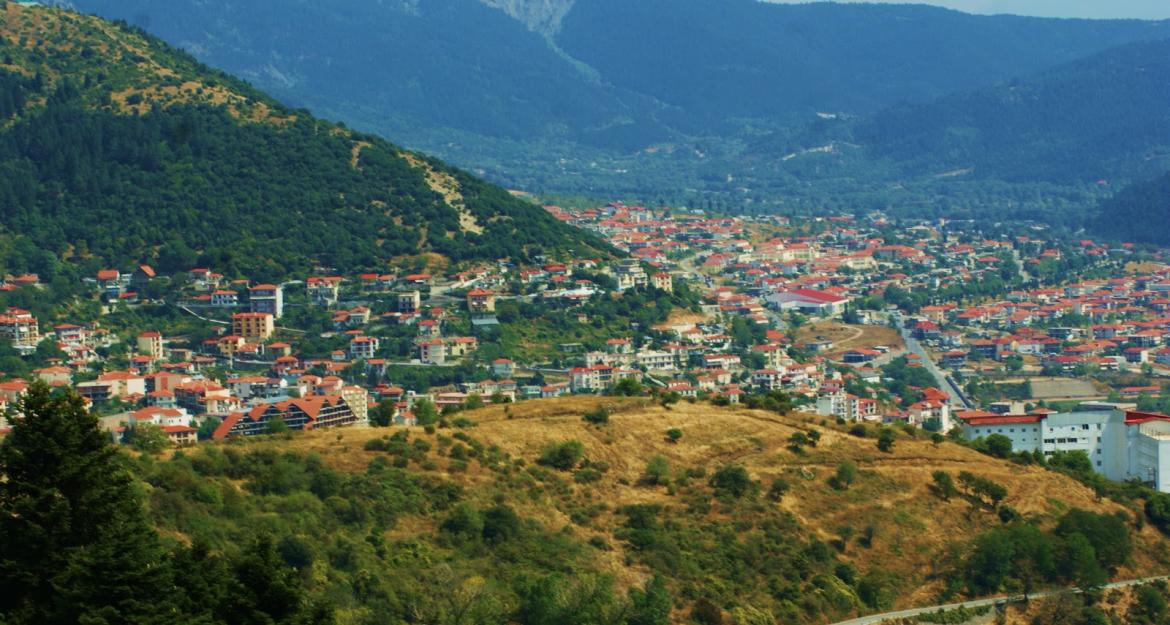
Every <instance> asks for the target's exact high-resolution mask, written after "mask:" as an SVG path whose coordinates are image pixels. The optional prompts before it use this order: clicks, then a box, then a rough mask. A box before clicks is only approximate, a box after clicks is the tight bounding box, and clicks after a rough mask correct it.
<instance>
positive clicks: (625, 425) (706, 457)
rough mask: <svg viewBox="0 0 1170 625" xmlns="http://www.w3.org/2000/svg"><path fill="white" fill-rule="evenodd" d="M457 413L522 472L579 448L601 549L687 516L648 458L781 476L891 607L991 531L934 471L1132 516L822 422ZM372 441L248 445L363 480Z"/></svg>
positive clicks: (944, 450)
mask: <svg viewBox="0 0 1170 625" xmlns="http://www.w3.org/2000/svg"><path fill="white" fill-rule="evenodd" d="M598 405H604V406H607V407H608V408H609V409H610V412H611V417H610V421H609V423H608V424H606V425H603V426H593V425H589V424H587V423H585V422H584V421H583V420H582V418H581V416H582V414H583V413H584V412H586V411H588V410H590V409H593V408H595V407H597V406H598ZM464 416H465V417H466V418H468V419H470V420H471V421H472V422H474V424H475V425H474V426H471V427H467V428H465V429H463V430H462V431H463V432H466V433H467V434H469V435H470V436H472V437H474V438H475V439H477V440H478V441H481V442H482V443H484V444H485V445H488V446H496V447H498V448H499V450H501V451H502V452H504V453H505V454H507V455H509V456H511V457H513V458H521V459H524V460H525V461H527V462H529V463H531V462H533V461H534V460H535V459H536V458H537V457H538V456H539V455H540V453H541V451H542V449H543V448H544V447H545V446H546V445H548V444H550V443H555V442H559V441H564V440H568V439H575V440H579V441H581V442H582V443H583V444H584V448H585V455H586V457H587V458H588V459H590V460H592V461H602V462H605V463H607V464H608V465H609V470H608V471H607V472H606V473H605V474H604V475H603V476H602V478H601V479H600V481H597V482H595V483H592V484H587V485H583V484H572V485H571V486H570V488H572V489H575V491H576V493H575V494H576V495H577V496H578V497H581V498H583V499H585V500H588V501H594V502H598V503H604V504H606V505H605V506H604V511H603V512H601V513H600V514H599V515H598V516H597V517H595V518H594V519H593V523H592V524H590V525H589V528H590V529H589V531H592V532H596V533H597V534H599V535H602V536H604V537H606V538H609V537H608V535H607V534H608V531H609V528H612V527H614V526H617V525H619V524H620V522H621V519H620V517H619V516H618V515H617V514H616V513H615V512H614V511H615V510H616V509H618V508H620V507H621V506H623V505H627V504H635V503H653V504H660V505H662V506H664V508H665V509H666V510H668V511H669V510H671V509H681V508H682V507H683V506H684V503H683V502H682V501H680V500H679V497H678V496H677V495H672V494H671V492H670V489H668V488H664V487H646V486H641V485H639V483H638V482H639V477H640V476H641V475H642V473H643V471H644V469H645V467H646V464H647V461H648V459H649V458H651V457H653V456H655V455H661V456H663V457H665V458H666V459H667V460H668V462H669V464H670V466H671V469H672V471H673V472H674V473H675V474H676V475H678V474H681V473H682V472H683V471H684V470H687V469H692V470H694V469H703V470H705V473H706V475H710V474H711V473H712V472H713V471H714V470H715V469H717V468H719V467H720V466H723V465H728V464H740V465H743V466H744V467H746V468H747V470H748V471H749V473H750V475H751V476H752V478H754V479H755V480H757V481H759V482H760V483H761V484H763V487H764V490H767V486H768V485H769V484H771V482H772V480H773V479H774V478H777V477H784V478H785V479H786V480H787V481H788V482H789V483H790V484H791V485H792V487H791V490H790V492H789V493H788V494H787V495H786V496H785V497H784V498H783V499H782V501H781V502H780V503H779V504H775V503H772V502H768V503H767V505H769V506H775V505H779V506H783V508H784V509H785V510H787V511H789V512H791V514H792V515H794V516H795V517H796V518H797V519H798V520H799V521H800V523H801V525H803V526H804V527H805V528H806V529H808V530H810V531H811V532H813V533H814V534H815V535H817V536H819V537H820V538H821V539H822V540H823V541H825V542H827V543H829V544H831V545H835V546H836V548H837V550H838V551H840V554H839V556H838V557H839V558H840V559H842V560H845V561H848V562H850V563H852V564H854V565H855V566H856V567H857V569H858V570H860V571H866V570H871V569H874V568H880V569H882V570H884V571H888V572H893V573H895V574H896V575H898V576H899V577H900V579H901V580H902V583H901V592H900V593H899V596H898V599H897V602H896V603H897V605H898V606H910V605H919V604H924V603H925V604H929V603H931V602H932V600H933V599H934V598H935V597H936V596H937V595H938V593H939V592H940V591H941V589H942V587H943V578H944V577H945V576H946V575H947V574H948V571H949V569H948V568H947V566H948V564H947V563H953V562H954V561H955V558H956V557H957V556H958V555H960V554H962V553H963V552H964V550H965V549H966V545H967V544H968V541H969V540H970V539H971V538H972V537H973V536H975V535H976V534H978V533H979V532H981V531H984V530H987V529H989V528H992V527H995V526H996V525H998V524H999V523H1000V521H999V520H998V519H997V517H996V516H995V514H994V513H993V512H991V511H990V510H988V509H985V508H982V507H979V506H976V505H974V504H972V503H970V502H969V501H967V500H965V499H963V498H961V497H959V498H953V499H951V500H950V501H942V500H941V499H939V498H938V497H936V496H935V495H934V494H932V492H931V490H930V489H929V488H928V484H930V483H931V472H932V471H935V470H939V469H942V470H945V471H948V472H950V473H952V474H953V475H954V474H957V473H958V472H959V471H970V472H972V473H975V474H977V475H979V476H983V477H986V478H989V479H991V480H994V481H996V482H998V483H1000V484H1002V485H1004V486H1006V487H1007V490H1008V496H1007V498H1006V500H1005V501H1004V503H1005V504H1006V505H1009V506H1011V507H1012V508H1014V509H1016V510H1017V511H1019V512H1020V513H1022V514H1023V515H1025V516H1032V517H1038V518H1040V519H1041V520H1042V523H1049V522H1050V520H1051V519H1053V518H1055V517H1056V516H1058V515H1060V514H1062V513H1063V512H1065V511H1067V510H1069V509H1070V508H1073V507H1076V508H1082V509H1086V510H1092V511H1096V512H1102V513H1123V514H1126V515H1128V516H1129V518H1133V515H1132V512H1131V511H1127V510H1126V509H1125V508H1123V507H1122V506H1120V505H1118V504H1116V503H1113V502H1111V501H1104V500H1101V499H1099V498H1097V497H1096V496H1094V494H1093V492H1092V491H1091V490H1089V489H1088V488H1086V487H1085V486H1083V485H1081V484H1079V483H1078V482H1075V481H1074V480H1072V479H1070V478H1067V477H1065V476H1063V475H1060V474H1057V473H1054V472H1051V471H1048V470H1045V469H1042V468H1038V467H1025V466H1019V465H1016V464H1012V463H1009V462H1005V461H999V460H994V459H991V458H989V457H987V456H984V455H981V454H979V453H977V452H975V451H972V450H969V449H967V448H964V447H961V446H959V445H955V444H952V443H942V444H938V445H936V444H934V443H932V442H930V441H929V440H926V439H911V438H909V437H908V436H907V435H905V434H902V435H900V437H899V439H898V441H897V442H896V444H895V445H894V448H893V451H892V452H891V453H883V452H881V451H879V450H878V449H877V448H876V445H875V441H874V439H872V438H869V439H861V438H857V437H854V436H851V435H849V434H848V433H846V432H844V431H843V430H842V429H840V428H838V427H837V426H836V425H829V424H826V423H824V422H822V421H821V420H819V419H818V420H811V419H803V418H798V417H790V416H778V415H775V414H772V413H767V412H762V411H752V410H746V409H721V408H715V407H712V406H709V405H706V404H701V403H699V404H688V403H681V404H678V405H675V406H673V407H670V408H663V407H661V406H658V405H656V404H652V403H650V402H649V401H647V400H639V399H616V398H565V399H558V400H547V401H533V402H525V403H521V404H516V405H511V406H506V407H505V406H492V407H488V408H485V409H482V410H478V411H474V412H469V413H465V415H464ZM670 428H678V429H681V430H682V431H683V436H682V438H681V440H679V441H678V442H677V443H672V442H670V441H669V440H668V439H667V438H666V435H665V433H666V431H667V430H668V429H670ZM810 428H815V429H817V430H818V431H820V432H821V434H822V438H821V440H820V442H819V444H818V445H817V446H816V447H815V448H806V449H805V451H804V452H803V453H799V454H798V453H794V452H793V451H790V450H789V449H788V447H787V446H788V439H789V437H790V436H791V435H792V434H793V433H795V432H798V431H805V430H808V429H810ZM444 433H446V434H448V435H449V434H451V433H452V432H451V430H443V429H440V430H438V432H437V433H436V434H435V435H427V434H425V433H424V432H423V430H422V429H421V428H420V429H418V430H417V431H415V432H412V438H416V437H421V438H428V437H429V438H434V437H435V436H437V435H442V434H444ZM375 434H378V435H381V434H382V432H381V431H375V430H369V429H350V430H340V431H322V432H313V433H307V434H305V435H303V436H297V437H294V438H292V439H291V440H289V441H271V442H257V443H250V444H261V445H278V446H292V447H295V448H297V449H298V450H301V451H313V452H318V453H320V454H321V455H322V456H323V457H324V458H325V460H326V462H327V463H328V464H329V465H331V466H332V467H334V468H335V469H338V470H343V471H351V472H356V471H361V470H364V468H365V467H366V466H367V464H368V463H369V461H370V459H371V458H370V457H371V456H372V455H374V453H376V452H364V451H361V450H362V445H363V443H364V442H365V441H367V440H368V439H370V438H372V437H374V435H375ZM844 460H850V461H852V462H854V463H856V464H857V466H858V468H859V469H860V477H859V478H858V480H857V481H856V483H855V484H854V485H853V486H852V487H851V488H849V489H848V490H845V491H838V490H834V489H832V488H830V486H829V485H828V480H829V478H830V477H831V476H832V475H833V474H834V472H835V470H836V467H837V465H838V464H839V463H841V462H842V461H844ZM439 471H440V472H442V471H443V470H442V469H441V468H440V469H439ZM445 477H447V478H449V479H452V480H455V481H458V482H460V483H462V484H464V485H465V486H467V487H468V490H469V492H470V493H472V497H480V498H483V499H484V501H485V502H486V501H488V500H490V498H491V497H492V496H493V494H495V493H496V492H497V491H496V489H495V488H494V486H493V482H494V480H496V479H497V475H496V474H495V473H493V472H491V471H488V470H486V469H484V468H482V467H480V466H479V465H477V464H474V463H473V464H472V465H471V466H470V467H469V468H468V470H467V471H466V472H462V471H461V472H458V473H448V474H446V475H445ZM558 501H560V500H557V499H556V498H554V497H552V495H546V496H534V497H532V498H530V500H529V501H527V502H525V503H523V504H519V505H518V509H520V510H522V511H523V513H525V514H527V515H530V516H531V517H533V518H536V519H539V520H540V521H541V522H543V523H545V524H547V526H548V527H549V528H550V529H554V530H555V529H559V528H562V527H568V526H570V525H571V524H572V522H571V519H570V516H569V514H567V512H566V510H565V509H564V506H563V505H559V503H558ZM720 514H721V512H720V505H719V504H718V503H716V504H715V505H714V507H713V508H712V509H711V511H710V512H709V513H708V515H709V516H710V518H712V519H715V518H717V517H718V516H719V515H720ZM430 523H432V522H430V521H427V520H424V519H417V522H415V523H403V524H401V525H400V526H399V527H398V528H396V530H395V532H397V533H404V532H415V531H420V530H426V529H428V524H430ZM864 534H871V538H870V539H868V540H863V539H862V536H863V535H864ZM1134 536H1135V541H1136V544H1135V549H1134V552H1135V557H1134V559H1133V562H1132V564H1131V565H1130V566H1128V567H1127V568H1125V569H1123V570H1122V571H1120V572H1119V577H1123V578H1129V577H1137V576H1144V575H1148V574H1159V573H1162V572H1164V571H1165V570H1167V565H1168V564H1170V552H1168V551H1167V541H1166V539H1165V537H1163V536H1162V535H1161V534H1159V533H1158V532H1157V531H1156V530H1155V529H1154V528H1153V527H1150V526H1148V525H1147V526H1146V527H1144V528H1143V529H1141V530H1137V531H1135V534H1134ZM842 538H845V539H846V540H844V541H843V540H842ZM865 543H868V544H869V546H864V545H865ZM625 549H626V547H624V546H623V545H622V544H621V543H620V541H614V549H613V551H610V552H608V554H607V555H606V556H605V557H606V558H607V560H608V561H607V562H606V563H605V566H606V568H609V569H610V570H612V571H613V572H614V573H615V574H616V575H617V577H618V579H619V580H620V581H622V582H625V583H630V584H632V583H637V582H640V581H642V580H644V579H645V578H646V577H647V572H646V571H645V570H643V569H641V568H640V567H639V566H637V565H633V564H628V563H630V562H632V561H633V558H631V557H630V555H631V554H628V553H625V551H624V550H625Z"/></svg>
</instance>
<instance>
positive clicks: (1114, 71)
mask: <svg viewBox="0 0 1170 625" xmlns="http://www.w3.org/2000/svg"><path fill="white" fill-rule="evenodd" d="M72 4H73V5H75V6H76V7H77V8H79V9H81V10H86V11H94V12H97V13H98V14H100V15H103V16H107V17H112V18H120V19H125V20H127V21H129V22H131V23H133V24H137V25H140V26H143V27H144V28H146V29H148V30H150V31H151V32H154V33H156V34H158V35H160V36H162V37H163V38H165V39H167V40H168V41H170V42H171V43H173V44H175V45H178V46H181V47H183V48H185V49H187V50H190V51H192V52H193V53H194V54H195V55H196V56H198V57H199V58H200V59H201V60H203V61H205V62H207V63H210V64H212V65H214V66H217V67H220V68H223V69H225V70H227V71H229V72H232V73H235V74H237V75H241V76H243V77H245V78H247V79H248V80H250V81H252V82H253V83H254V84H256V85H258V86H260V87H262V88H264V89H266V90H268V91H270V92H272V93H273V94H275V95H276V96H277V97H278V98H280V99H281V100H282V101H284V102H286V103H288V104H291V105H293V106H306V107H308V108H310V109H312V110H313V111H314V112H317V113H319V114H321V115H324V116H328V117H334V118H338V119H342V120H344V121H345V122H346V123H348V124H350V125H352V126H355V127H358V128H361V129H365V130H371V131H375V132H378V133H380V134H383V135H384V136H387V137H390V138H392V139H395V140H398V141H402V142H404V143H405V144H407V145H409V146H411V147H416V148H419V149H423V150H426V151H428V152H431V153H434V154H436V155H438V156H441V157H444V158H448V159H451V160H452V161H454V162H456V163H458V164H460V165H463V166H466V167H471V168H473V169H474V170H476V171H477V172H479V173H481V174H484V175H487V176H489V177H490V178H492V179H494V180H496V181H498V182H500V183H502V184H505V185H510V186H515V187H521V188H525V189H528V190H533V191H540V192H550V193H557V194H583V195H591V196H594V197H597V196H609V197H638V198H643V199H646V200H647V201H656V200H661V201H674V202H688V203H692V204H696V205H700V206H702V205H704V204H703V202H704V201H706V202H707V205H710V206H712V207H718V208H743V207H745V206H748V207H752V206H754V207H756V208H758V209H765V208H766V209H770V210H777V209H778V210H784V209H786V208H787V209H815V208H817V207H822V206H825V205H829V206H834V207H840V208H846V209H851V210H865V209H869V208H892V207H894V206H896V205H921V204H923V203H924V202H926V201H927V200H928V199H929V198H931V197H934V196H936V195H937V194H938V193H937V188H936V187H937V185H938V184H941V183H940V182H939V179H938V178H936V176H938V175H940V174H944V175H946V178H945V179H944V180H943V182H945V183H946V184H948V185H949V186H948V188H947V191H946V192H947V193H948V194H950V195H953V196H955V197H958V198H959V201H958V202H957V203H958V204H960V205H961V206H960V208H964V209H968V210H983V209H986V208H988V207H989V206H991V205H995V206H997V207H998V206H1001V205H1003V206H1009V207H1013V208H1010V210H1009V213H1010V211H1012V210H1015V211H1016V213H1011V214H1017V213H1019V212H1020V211H1019V210H1017V209H1022V211H1023V213H1022V214H1025V215H1027V216H1036V215H1039V214H1041V213H1045V212H1052V211H1053V210H1058V211H1059V212H1065V210H1066V208H1067V207H1068V206H1071V207H1079V208H1080V209H1082V210H1083V209H1084V208H1085V207H1088V206H1091V205H1093V204H1094V203H1095V202H1096V201H1097V198H1098V197H1099V196H1100V195H1102V191H1101V190H1100V189H1098V188H1096V187H1095V186H1094V184H1095V183H1096V182H1097V181H1098V180H1101V179H1108V180H1109V181H1110V182H1111V183H1113V184H1115V185H1123V184H1125V183H1126V182H1127V181H1130V180H1138V179H1144V178H1149V177H1152V176H1153V175H1156V174H1158V173H1161V171H1162V169H1163V168H1164V162H1163V160H1162V158H1161V154H1162V148H1163V145H1164V143H1165V141H1164V140H1163V137H1164V136H1165V132H1164V123H1165V113H1166V112H1167V107H1166V106H1165V103H1166V99H1165V90H1164V89H1161V88H1160V87H1161V85H1165V84H1170V75H1167V67H1166V64H1165V62H1164V59H1165V58H1166V55H1165V54H1164V51H1165V50H1164V49H1165V47H1166V45H1165V44H1161V43H1156V42H1159V41H1162V40H1164V39H1166V38H1170V23H1167V22H1141V21H1133V20H1101V21H1093V20H1054V19H1037V18H1024V17H1014V16H973V15H967V14H963V13H958V12H955V11H949V10H944V9H938V8H933V7H927V6H909V5H905V6H902V5H833V4H811V5H778V4H768V3H760V2H756V1H755V0H721V1H719V2H715V1H713V0H642V1H639V2H628V1H623V0H576V1H573V0H528V1H526V0H428V1H427V2H420V1H418V0H404V1H395V2H376V3H371V2H364V1H360V2H359V1H358V0H337V1H332V2H321V1H307V2H306V1H293V0H275V1H274V2H265V3H263V4H262V5H261V4H260V3H236V2H228V1H226V0H199V1H196V0H167V1H165V2H164V1H163V0H74V2H72ZM1141 42H1155V43H1151V44H1150V45H1147V46H1141V45H1134V46H1130V44H1135V43H1141ZM1126 46H1130V47H1126ZM1096 55H1102V56H1096ZM1112 94H1120V95H1116V96H1114V95H1112ZM1117 106H1120V107H1121V108H1120V109H1115V107H1117ZM830 117H831V118H834V119H826V118H830ZM971 179H979V180H992V181H995V182H996V183H997V184H996V185H992V187H995V188H996V189H998V190H997V191H995V192H994V193H992V195H993V196H994V197H992V198H991V199H987V198H983V199H978V198H975V197H974V196H975V195H976V194H974V193H973V192H971V191H970V190H968V189H967V188H965V187H964V184H965V183H966V182H967V181H968V180H971ZM1037 184H1055V185H1059V187H1060V188H1059V193H1060V194H1061V195H1062V197H1065V198H1066V199H1067V205H1068V206H1065V205H1064V203H1060V206H1058V207H1056V208H1055V209H1054V207H1053V206H1048V205H1042V204H1044V203H1040V202H1036V201H1033V200H1030V199H1028V198H1029V197H1030V196H1032V195H1033V194H1034V193H1033V192H1034V191H1035V189H1034V188H1033V185H1037ZM1020 185H1024V188H1021V186H1020ZM988 188H990V187H988ZM777 198H783V199H777ZM1062 202H1063V200H1062Z"/></svg>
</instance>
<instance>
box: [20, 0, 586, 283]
mask: <svg viewBox="0 0 1170 625" xmlns="http://www.w3.org/2000/svg"><path fill="white" fill-rule="evenodd" d="M0 18H3V19H0V122H2V123H0V265H2V268H3V269H5V270H9V271H35V272H38V273H42V274H45V275H47V276H50V277H51V276H52V274H53V273H54V267H55V263H57V262H59V261H61V260H70V261H72V262H85V263H89V262H92V263H109V264H114V265H119V266H123V267H126V266H132V265H133V264H134V263H139V262H145V263H150V264H154V265H157V266H160V267H162V268H164V269H166V270H172V269H174V270H178V269H189V268H190V267H192V266H195V265H196V263H201V264H202V263H207V264H211V265H214V266H216V267H224V268H225V269H227V270H228V271H229V272H231V273H236V274H240V275H246V276H248V277H251V278H254V279H282V278H286V277H287V276H288V275H289V274H294V275H295V274H298V273H301V274H303V273H305V272H308V271H309V270H311V269H312V268H313V267H315V266H325V267H332V268H335V269H337V270H341V271H353V270H357V269H366V270H386V269H388V268H389V267H390V265H389V263H390V262H391V261H395V260H399V259H403V258H404V257H412V256H416V255H422V254H431V255H433V257H439V256H442V257H445V258H446V259H448V260H452V261H474V260H487V261H495V260H497V259H503V258H513V259H516V260H528V259H532V258H534V257H539V256H549V257H556V256H568V255H570V254H571V255H581V254H584V255H603V256H604V255H607V254H609V248H608V246H607V245H606V244H605V243H603V242H601V241H600V240H599V239H597V238H595V237H593V236H592V235H589V234H586V233H584V232H582V231H580V230H577V229H575V228H571V227H569V226H567V225H564V224H562V223H560V222H559V221H557V220H556V219H554V218H553V217H551V216H550V215H549V214H548V213H547V212H546V211H544V210H543V209H541V208H540V207H538V206H536V205H534V204H531V203H529V202H527V201H523V200H520V199H516V198H514V197H512V196H511V195H510V194H508V193H507V192H506V191H505V190H503V189H501V188H499V187H495V186H493V185H490V184H488V183H485V182H483V181H482V180H479V179H476V178H474V177H472V176H470V175H468V174H467V173H465V172H462V171H459V170H456V169H453V168H450V167H448V166H446V165H445V164H443V163H441V162H439V161H438V160H435V159H433V158H430V157H427V156H423V155H421V154H417V153H412V152H409V151H405V150H403V149H401V148H399V147H397V146H395V145H393V144H390V143H388V142H386V141H385V140H382V139H380V138H376V137H373V136H370V135H364V134H361V133H355V132H353V131H350V130H347V129H345V128H343V127H339V126H336V125H334V124H330V123H327V122H323V121H320V120H317V119H314V118H313V117H312V116H311V115H310V114H309V113H308V112H307V111H304V110H294V109H289V108H286V107H284V106H283V105H281V104H279V103H277V102H276V101H274V100H272V99H271V98H269V97H268V96H266V95H264V94H263V93H261V92H259V91H257V90H256V89H254V88H252V87H250V86H248V85H246V84H244V83H242V82H240V81H239V80H237V79H235V78H232V77H231V76H228V75H226V74H223V73H222V72H219V71H216V70H212V69H210V68H208V67H206V66H204V65H201V64H200V63H198V62H197V61H196V60H194V59H193V58H191V57H190V56H188V55H187V54H186V53H184V52H181V51H179V50H177V49H174V48H172V47H170V46H168V45H167V44H165V43H163V42H162V41H160V40H158V39H155V38H153V37H151V36H149V35H146V34H144V33H142V32H140V31H137V30H135V29H132V28H129V27H124V28H120V27H118V26H116V25H114V24H111V23H109V22H106V21H103V20H100V19H98V18H96V17H92V16H84V15H80V14H77V13H71V12H67V11H60V10H55V9H45V8H39V7H31V6H29V7H23V6H20V5H16V4H12V3H4V2H0Z"/></svg>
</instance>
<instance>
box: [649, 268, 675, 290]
mask: <svg viewBox="0 0 1170 625" xmlns="http://www.w3.org/2000/svg"><path fill="white" fill-rule="evenodd" d="M650 284H651V285H652V286H653V287H654V288H656V289H658V290H659V291H666V292H667V293H673V292H674V279H673V278H671V277H670V274H669V273H666V272H659V273H656V274H654V275H653V276H650Z"/></svg>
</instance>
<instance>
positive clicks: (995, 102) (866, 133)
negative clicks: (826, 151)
mask: <svg viewBox="0 0 1170 625" xmlns="http://www.w3.org/2000/svg"><path fill="white" fill-rule="evenodd" d="M1168 102H1170V41H1158V42H1151V43H1137V44H1131V45H1128V46H1125V47H1121V48H1117V49H1114V50H1110V51H1108V52H1105V53H1102V54H1100V55H1097V56H1094V57H1091V58H1088V59H1084V60H1079V61H1075V62H1073V63H1070V64H1067V65H1064V66H1061V67H1058V68H1055V69H1052V70H1049V71H1046V72H1043V73H1041V74H1039V75H1036V76H1033V77H1030V78H1022V79H1017V80H1012V81H1010V82H1007V83H1004V84H1002V85H999V86H996V87H990V88H986V89H981V90H977V91H972V92H965V93H959V94H956V95H952V96H947V97H945V98H942V99H940V100H938V101H935V102H931V103H929V104H922V105H907V106H901V107H895V108H893V109H890V110H887V111H883V112H881V113H879V114H876V115H874V116H872V117H869V118H866V119H864V120H862V121H861V122H859V123H858V124H856V126H855V128H854V130H853V134H852V138H853V140H855V141H856V142H857V143H859V144H861V145H862V146H863V147H864V148H865V149H867V150H868V151H870V152H871V153H872V154H873V155H875V156H877V157H881V158H890V159H893V160H895V161H896V162H898V163H899V166H900V167H901V168H902V169H903V171H905V172H906V173H907V174H910V173H912V172H924V173H936V174H942V173H945V172H948V171H951V170H955V169H966V168H969V169H970V170H971V172H970V174H969V175H971V176H973V177H977V178H981V179H986V178H994V179H999V180H1007V181H1014V182H1023V181H1049V182H1058V183H1062V182H1063V183H1070V182H1071V183H1086V182H1088V183H1091V182H1096V181H1097V180H1106V181H1110V180H1114V179H1121V180H1126V179H1133V178H1135V177H1136V178H1142V177H1145V176H1146V175H1147V174H1148V173H1149V172H1153V173H1161V172H1162V171H1164V170H1165V169H1166V168H1168V167H1170V108H1168V107H1167V103H1168ZM1151 175H1152V174H1151Z"/></svg>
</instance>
